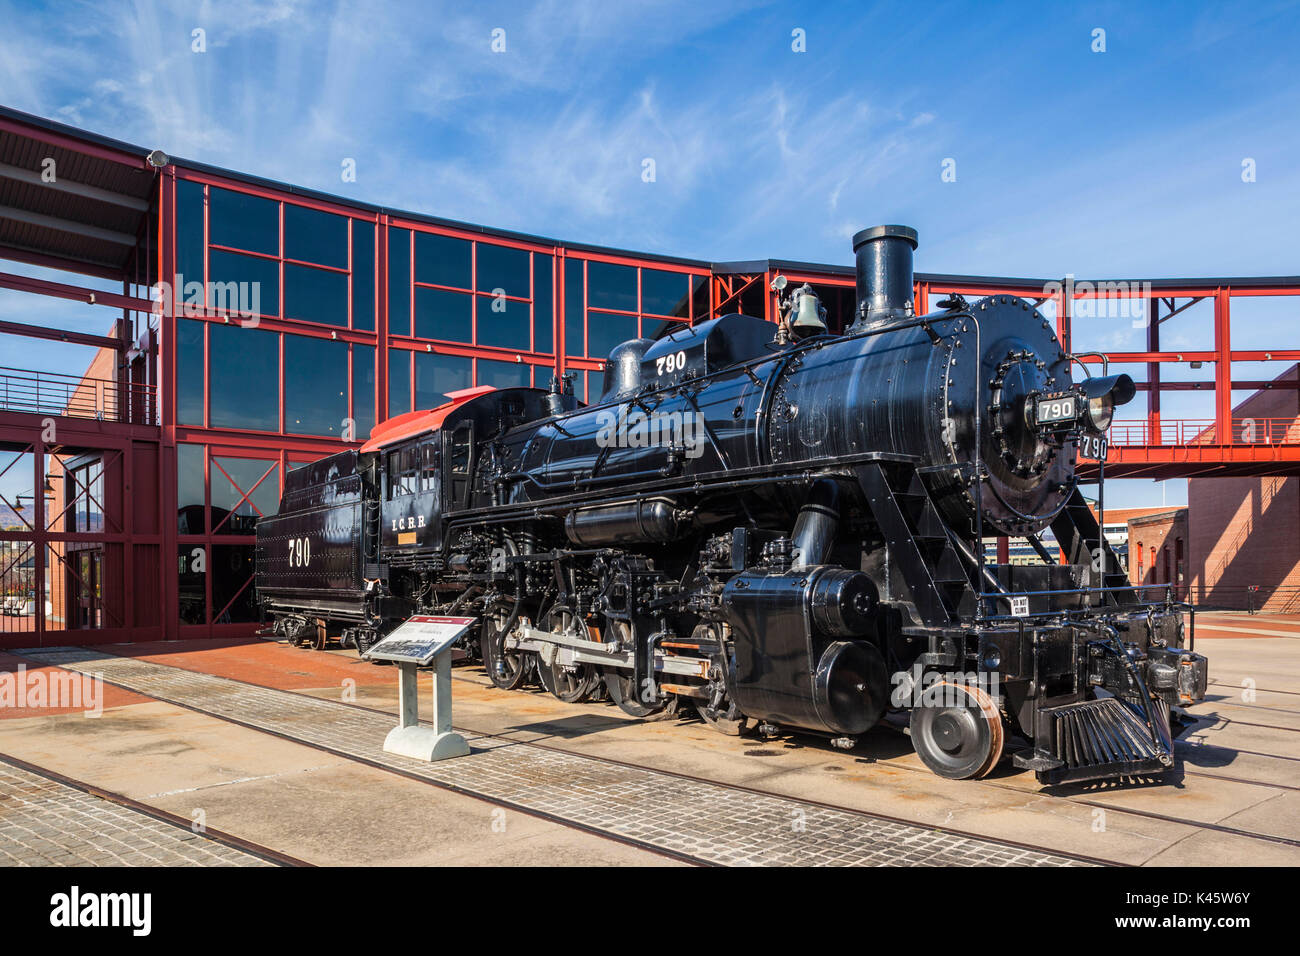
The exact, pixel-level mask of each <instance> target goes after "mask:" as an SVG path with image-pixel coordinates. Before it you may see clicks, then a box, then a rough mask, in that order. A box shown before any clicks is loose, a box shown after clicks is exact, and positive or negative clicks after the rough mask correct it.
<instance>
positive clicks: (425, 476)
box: [420, 439, 442, 492]
mask: <svg viewBox="0 0 1300 956" xmlns="http://www.w3.org/2000/svg"><path fill="white" fill-rule="evenodd" d="M441 458H442V446H441V445H440V444H439V443H438V440H437V439H435V440H433V441H426V442H424V443H423V444H422V445H420V491H421V492H428V491H437V490H438V488H439V487H440V486H441V484H442V482H441V480H440V479H441V477H442V476H441V474H440V472H439V465H440V464H441Z"/></svg>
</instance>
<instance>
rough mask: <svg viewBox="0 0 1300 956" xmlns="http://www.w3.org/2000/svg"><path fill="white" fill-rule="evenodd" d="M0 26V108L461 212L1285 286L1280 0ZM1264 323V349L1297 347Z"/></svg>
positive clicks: (1299, 154) (690, 239) (526, 224)
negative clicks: (1249, 177) (887, 227)
mask: <svg viewBox="0 0 1300 956" xmlns="http://www.w3.org/2000/svg"><path fill="white" fill-rule="evenodd" d="M0 22H2V23H4V24H5V28H4V30H3V32H0V102H2V103H4V104H5V105H7V106H11V107H15V108H18V109H22V110H26V111H29V112H33V113H37V114H40V115H43V116H47V117H51V118H54V119H57V120H61V121H63V122H66V123H70V124H72V125H75V126H80V127H84V128H87V129H91V130H95V131H98V132H101V133H104V134H107V135H111V136H114V137H117V138H120V139H124V140H127V141H129V142H135V143H139V144H141V145H144V146H147V147H155V146H156V147H161V148H162V149H164V150H165V151H167V152H169V153H171V154H173V155H178V156H185V157H188V158H192V159H198V160H203V161H206V162H209V163H213V164H216V165H220V166H226V167H230V168H233V169H237V170H242V171H246V172H251V173H256V174H260V175H264V176H269V177H272V178H275V179H280V180H285V181H288V182H292V183H297V184H300V185H304V186H309V187H314V188H318V189H322V190H325V191H328V192H332V193H337V194H340V195H345V196H352V197H356V198H360V199H365V200H370V201H374V202H379V203H383V204H386V205H390V206H395V207H401V208H410V209H416V210H421V211H425V212H430V213H433V214H437V215H442V216H448V217H451V218H457V219H465V220H469V221H473V222H482V223H487V224H491V225H495V226H501V227H507V228H512V229H519V230H523V231H527V232H534V233H539V234H542V235H548V236H555V237H559V238H562V239H570V240H576V241H585V242H595V243H601V244H607V245H613V246H620V247H625V248H631V249H639V250H646V251H654V252H666V253H674V254H679V255H686V256H694V257H700V258H708V259H750V258H762V257H773V258H793V259H804V260H813V261H828V262H839V263H848V262H850V261H851V258H852V255H851V250H850V248H849V236H850V235H851V234H852V233H853V232H854V231H856V230H857V229H859V228H862V227H863V226H866V225H871V224H875V223H879V222H902V223H908V224H910V225H913V226H915V227H916V228H917V229H918V230H919V231H920V234H921V247H920V249H919V250H918V252H917V260H916V262H917V268H918V270H921V271H928V272H954V273H976V274H981V273H982V274H993V275H1012V276H1033V277H1049V276H1061V275H1063V274H1065V273H1074V274H1076V275H1080V276H1088V275H1106V276H1112V277H1132V276H1141V277H1156V276H1196V275H1279V274H1281V275H1287V274H1295V273H1300V268H1297V263H1296V256H1295V248H1296V245H1295V239H1294V229H1295V226H1294V224H1295V223H1296V222H1297V221H1300V171H1298V170H1300V130H1298V129H1297V123H1296V120H1295V117H1296V116H1297V115H1300V70H1297V69H1296V53H1295V49H1296V45H1297V40H1298V39H1300V29H1298V27H1300V10H1298V9H1297V6H1296V5H1295V4H1291V3H1269V2H1256V3H1214V4H1203V5H1202V4H1192V3H1150V4H1132V3H1095V4H1052V3H1008V4H993V3H979V4H976V3H971V4H943V3H933V4H915V3H910V4H907V3H898V4H880V5H869V4H864V3H817V4H790V3H755V4H721V3H699V2H693V3H680V4H675V3H662V4H660V3H655V4H651V3H639V2H610V0H596V2H589V0H566V2H550V3H540V4H536V5H532V6H525V5H516V4H497V3H478V4H473V5H469V4H464V3H456V4H432V3H415V4H383V5H380V4H374V5H370V4H362V3H346V2H343V3H320V4H313V3H294V2H272V3H255V2H248V0H237V2H225V3H201V4H165V3H154V2H139V3H111V2H108V3H85V4H77V3H71V4H69V3H61V4H57V5H49V6H46V5H40V4H28V3H13V2H0ZM497 28H500V29H503V30H504V31H505V52H500V53H496V52H493V50H492V31H493V30H494V29H497ZM196 29H202V30H203V31H205V39H206V52H202V53H196V52H194V51H193V49H192V46H193V42H194V41H193V31H194V30H196ZM1096 29H1102V30H1104V31H1105V45H1106V49H1105V52H1103V53H1098V52H1093V50H1092V46H1093V43H1094V39H1093V31H1094V30H1096ZM796 30H801V31H803V34H804V36H805V37H806V52H802V53H799V52H794V51H793V50H792V43H793V42H794V41H793V39H792V32H793V31H796ZM1247 157H1249V158H1252V159H1254V160H1255V163H1256V169H1257V181H1255V182H1253V183H1243V182H1242V179H1241V163H1242V160H1243V159H1244V158H1247ZM347 158H351V159H354V160H355V161H356V168H357V181H356V182H355V183H349V182H343V181H342V179H341V176H340V170H341V163H342V162H343V160H344V159H347ZM647 158H651V159H653V160H654V163H655V173H656V176H655V181H654V182H651V183H647V182H644V181H643V180H642V175H641V173H642V169H643V161H644V160H645V159H647ZM945 159H952V160H955V163H956V173H957V176H956V181H955V182H944V181H943V180H942V178H941V175H940V174H941V171H942V164H943V161H944V160H945ZM12 301H13V300H12V299H11V298H3V299H0V308H5V307H7V306H8V305H9V304H10V303H11V302H12ZM27 304H28V303H27V302H25V303H24V305H27ZM39 308H40V309H41V313H40V314H41V316H42V317H47V318H49V320H50V321H57V319H56V318H55V315H54V313H56V312H59V311H60V310H66V308H67V307H66V306H64V305H56V304H50V305H47V304H44V303H42V304H41V305H40V306H39ZM1259 309H1260V310H1261V311H1260V312H1259V320H1258V324H1259V326H1260V332H1259V334H1260V335H1261V336H1262V335H1265V334H1267V335H1268V336H1270V339H1269V340H1270V341H1272V342H1273V344H1275V345H1276V344H1278V343H1277V342H1276V340H1275V339H1273V338H1272V336H1274V335H1275V334H1276V331H1277V329H1278V327H1279V325H1278V323H1280V322H1282V321H1285V320H1289V321H1290V322H1291V323H1292V327H1295V325H1294V322H1295V311H1296V310H1295V308H1293V307H1290V306H1289V305H1288V304H1286V303H1273V304H1272V305H1271V311H1270V304H1268V303H1263V304H1260V306H1259ZM75 321H81V314H80V313H78V314H77V316H76V319H75ZM1197 321H1200V320H1195V319H1192V320H1191V321H1189V324H1188V326H1187V329H1188V332H1187V340H1188V342H1191V341H1193V340H1196V341H1203V340H1204V339H1203V337H1202V336H1201V334H1200V332H1199V326H1197V325H1196V322H1197ZM1202 324H1203V322H1202ZM1170 334H1171V335H1174V334H1178V333H1177V331H1176V330H1171V332H1170ZM1251 334H1252V333H1250V332H1248V331H1243V330H1242V326H1241V325H1240V324H1238V323H1234V346H1236V347H1250V344H1249V342H1250V335H1251ZM7 364H13V363H12V362H11V361H10V360H9V358H8V357H7V358H6V359H5V360H0V365H7ZM1269 371H1272V370H1269ZM1259 377H1268V376H1266V375H1265V374H1260V376H1259ZM1167 403H1168V399H1167ZM1187 414H1192V411H1188V412H1187ZM1143 488H1145V489H1146V491H1145V492H1141V494H1143V495H1144V496H1145V497H1147V498H1150V497H1151V489H1152V486H1151V485H1150V484H1149V483H1147V484H1145V485H1143ZM1167 491H1169V492H1170V498H1171V500H1179V496H1180V495H1181V491H1180V490H1179V495H1175V494H1174V492H1175V489H1173V488H1172V487H1171V488H1170V489H1167ZM1134 493H1139V492H1137V491H1135V492H1134ZM1154 494H1155V500H1156V502H1157V503H1158V501H1159V491H1158V490H1156V491H1155V492H1154ZM1112 503H1119V502H1117V501H1113V502H1112Z"/></svg>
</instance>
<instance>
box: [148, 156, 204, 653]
mask: <svg viewBox="0 0 1300 956" xmlns="http://www.w3.org/2000/svg"><path fill="white" fill-rule="evenodd" d="M158 184H159V190H160V195H159V198H158V280H159V281H160V282H165V283H167V286H168V287H169V288H170V286H171V284H172V283H173V282H175V279H176V167H174V166H168V167H167V168H166V169H164V170H163V172H162V174H161V175H160V176H159V177H158ZM182 294H183V290H181V289H172V292H171V296H170V298H164V300H163V305H164V308H163V309H162V314H161V315H160V316H159V317H158V355H159V364H160V366H161V374H160V376H159V380H158V414H159V422H160V423H161V425H162V442H161V443H160V445H159V447H158V511H159V514H158V527H159V529H160V530H161V532H162V535H161V541H162V544H161V545H160V547H161V549H162V553H161V554H160V555H159V556H158V574H159V581H158V594H159V596H160V597H161V599H162V634H163V640H167V641H174V640H176V639H177V638H178V637H179V636H180V616H181V611H180V594H179V587H180V579H179V576H178V574H177V568H176V547H177V543H176V535H177V532H176V509H177V496H178V491H177V488H176V314H175V303H176V301H177V300H178V299H179V298H180V296H181V295H182ZM206 362H207V356H206V354H205V355H204V363H205V368H206Z"/></svg>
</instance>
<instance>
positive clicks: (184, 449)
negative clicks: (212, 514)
mask: <svg viewBox="0 0 1300 956" xmlns="http://www.w3.org/2000/svg"><path fill="white" fill-rule="evenodd" d="M203 514H204V495H203V446H202V445H188V444H178V445H177V446H176V530H177V531H178V532H179V533H180V534H204V533H205V532H206V530H207V529H206V528H204V526H203Z"/></svg>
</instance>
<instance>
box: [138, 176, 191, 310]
mask: <svg viewBox="0 0 1300 956" xmlns="http://www.w3.org/2000/svg"><path fill="white" fill-rule="evenodd" d="M151 218H152V217H151ZM176 271H177V272H179V273H180V275H181V282H182V283H185V282H202V281H203V184H202V183H192V182H190V181H189V180H185V179H181V180H178V181H177V183H176ZM166 281H168V282H172V281H173V278H172V276H167V277H166ZM173 294H174V295H175V296H176V298H177V299H180V298H181V296H182V295H183V294H184V290H183V288H182V289H176V290H174V292H173Z"/></svg>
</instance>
